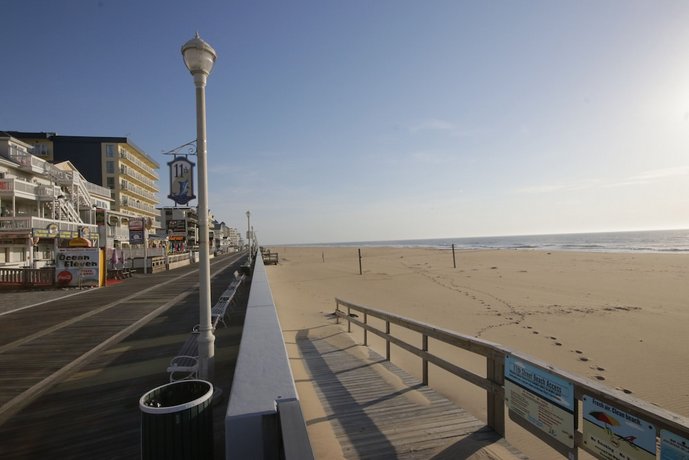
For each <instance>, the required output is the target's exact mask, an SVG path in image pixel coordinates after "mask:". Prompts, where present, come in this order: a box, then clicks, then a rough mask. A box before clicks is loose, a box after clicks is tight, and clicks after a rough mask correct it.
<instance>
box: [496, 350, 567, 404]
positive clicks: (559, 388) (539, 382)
mask: <svg viewBox="0 0 689 460" xmlns="http://www.w3.org/2000/svg"><path fill="white" fill-rule="evenodd" d="M505 378H506V379H508V380H510V381H512V382H514V383H516V384H517V385H519V386H521V387H522V388H524V389H526V390H529V391H531V392H533V393H535V394H537V395H539V396H541V397H542V398H544V399H546V400H548V401H551V402H553V403H555V404H557V405H558V406H560V407H562V408H564V409H566V410H568V411H570V412H573V411H574V385H573V384H572V382H569V381H567V380H565V379H564V378H562V377H559V376H557V375H555V374H552V373H550V372H548V371H546V370H543V369H541V368H539V367H536V366H533V365H531V364H529V363H527V362H524V361H522V360H520V359H519V358H515V357H514V356H512V355H507V356H506V357H505Z"/></svg>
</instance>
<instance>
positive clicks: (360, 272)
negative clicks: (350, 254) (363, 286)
mask: <svg viewBox="0 0 689 460" xmlns="http://www.w3.org/2000/svg"><path fill="white" fill-rule="evenodd" d="M359 274H360V275H363V274H364V272H363V271H362V270H361V249H359Z"/></svg>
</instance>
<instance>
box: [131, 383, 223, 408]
mask: <svg viewBox="0 0 689 460" xmlns="http://www.w3.org/2000/svg"><path fill="white" fill-rule="evenodd" d="M180 386H188V387H191V388H189V389H188V394H187V396H188V397H187V398H184V397H180V395H179V393H178V392H179V391H180V390H182V388H179V387H180ZM199 387H201V388H203V387H205V388H206V389H205V390H201V391H199ZM154 393H158V394H159V395H160V398H158V399H159V401H157V404H156V405H150V403H151V402H152V400H154V398H151V396H152V395H153V394H154ZM166 393H168V394H167V395H166ZM171 396H173V397H171ZM212 396H213V384H212V383H210V382H207V381H205V380H180V381H177V382H172V383H167V384H165V385H161V386H159V387H156V388H154V389H152V390H150V391H147V392H146V393H145V394H144V395H143V396H142V397H141V398H140V399H139V408H140V409H141V410H142V411H144V412H146V413H148V414H170V413H174V412H181V411H184V410H186V409H190V408H192V407H196V406H198V405H200V404H202V403H204V402H206V401H207V400H208V399H210V398H211V397H212ZM190 398H194V399H191V400H190Z"/></svg>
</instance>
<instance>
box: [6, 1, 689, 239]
mask: <svg viewBox="0 0 689 460" xmlns="http://www.w3.org/2000/svg"><path fill="white" fill-rule="evenodd" d="M0 6H1V7H2V17H3V21H2V22H3V26H2V27H1V28H0V39H1V40H2V43H3V55H2V60H3V63H2V71H0V88H1V89H0V91H1V93H0V94H2V98H1V99H0V101H1V102H0V107H1V109H0V129H5V130H23V131H53V132H57V133H58V134H64V135H94V136H101V135H103V136H127V137H130V138H131V139H132V140H133V141H134V142H135V143H136V144H137V145H139V146H140V147H141V148H143V149H144V150H145V151H146V152H147V153H148V154H149V155H151V156H152V157H154V158H155V159H156V160H157V161H158V162H159V163H161V165H163V166H164V165H165V163H166V161H168V160H169V158H168V157H164V156H162V155H160V153H161V152H162V151H164V150H167V149H170V148H173V147H176V146H178V145H180V144H184V143H185V142H188V141H190V140H193V139H194V138H195V136H196V132H195V129H196V127H195V105H194V87H193V82H192V78H191V76H190V75H189V73H188V71H187V70H186V68H185V67H184V64H183V62H182V58H181V54H180V47H181V45H182V44H183V43H184V42H186V41H187V40H188V39H190V38H191V37H192V36H193V35H194V33H195V32H196V31H198V32H199V33H200V34H201V37H202V38H204V39H205V40H206V41H208V42H209V43H210V44H211V45H212V46H213V47H214V48H215V49H216V51H217V52H218V61H217V63H216V66H215V68H214V70H213V73H212V74H211V76H210V77H209V80H208V87H207V98H208V102H207V103H208V150H209V158H208V162H209V168H210V173H209V184H210V185H209V187H210V198H209V202H210V207H211V210H212V211H213V213H214V214H215V215H216V217H217V218H218V219H219V220H224V221H225V222H226V223H228V224H230V225H232V226H236V227H238V228H240V229H241V230H246V217H245V212H246V210H251V212H252V224H253V225H254V227H255V229H256V233H257V234H258V237H259V239H260V241H261V242H262V243H266V244H277V243H300V242H305V243H312V242H335V241H360V240H387V239H406V238H435V237H454V236H456V237H460V236H478V235H512V234H540V233H561V232H586V231H608V230H632V229H660V228H689V26H687V25H688V24H689V2H686V1H653V2H649V1H631V0H616V1H612V0H611V1H597V0H596V1H593V0H590V1H586V0H584V1H556V2H554V1H519V2H516V1H478V0H477V1H472V2H468V1H460V0H448V1H434V0H429V1H405V0H376V1H368V0H367V1H364V0H346V1H345V0H340V1H334V0H332V1H324V0H310V1H277V0H276V1H255V0H245V1H228V0H218V1H208V0H205V1H177V0H147V1H140V0H100V1H97V0H61V1H53V0H43V1H38V0H0ZM160 173H161V182H160V188H161V194H160V195H161V201H162V203H163V204H165V205H170V204H171V202H170V201H169V200H167V199H166V198H164V197H165V196H166V195H167V194H168V192H169V191H168V190H167V188H168V172H167V169H166V168H165V167H163V168H161V171H160Z"/></svg>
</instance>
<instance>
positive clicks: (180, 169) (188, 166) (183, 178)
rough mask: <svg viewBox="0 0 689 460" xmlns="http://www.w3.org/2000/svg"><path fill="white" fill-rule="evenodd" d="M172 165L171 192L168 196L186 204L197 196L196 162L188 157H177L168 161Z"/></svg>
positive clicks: (178, 202) (176, 201)
mask: <svg viewBox="0 0 689 460" xmlns="http://www.w3.org/2000/svg"><path fill="white" fill-rule="evenodd" d="M168 166H169V167H170V194H169V195H168V196H167V197H168V198H170V199H171V200H172V201H174V202H175V203H177V204H181V205H186V204H187V203H189V202H190V201H191V200H193V199H194V198H196V195H194V163H192V162H191V161H189V160H188V159H187V158H186V157H175V159H174V160H172V161H170V162H168Z"/></svg>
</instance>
